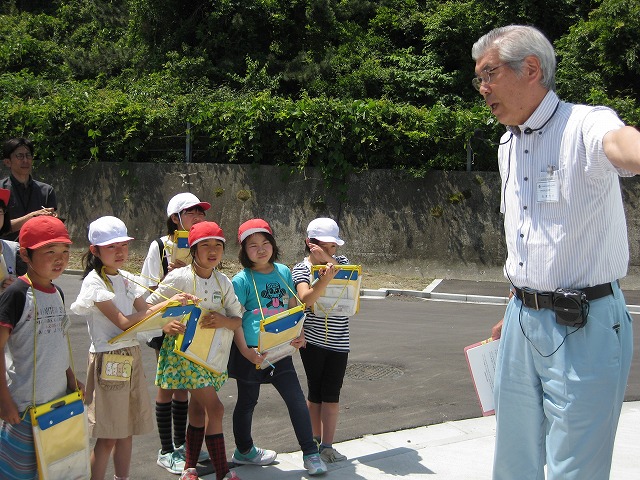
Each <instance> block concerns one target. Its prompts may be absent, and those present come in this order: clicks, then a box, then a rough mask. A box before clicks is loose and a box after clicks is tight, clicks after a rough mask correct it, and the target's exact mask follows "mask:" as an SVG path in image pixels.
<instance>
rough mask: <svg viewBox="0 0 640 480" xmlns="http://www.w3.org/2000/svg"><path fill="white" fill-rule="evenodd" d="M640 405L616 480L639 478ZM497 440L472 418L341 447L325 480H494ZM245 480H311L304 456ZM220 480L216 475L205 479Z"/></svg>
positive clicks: (627, 431)
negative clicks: (339, 457) (343, 457)
mask: <svg viewBox="0 0 640 480" xmlns="http://www.w3.org/2000/svg"><path fill="white" fill-rule="evenodd" d="M638 425H640V402H627V403H625V404H624V405H623V408H622V415H621V417H620V423H619V426H618V435H617V437H616V444H615V451H614V455H613V467H612V470H611V480H629V479H632V478H638V475H640V434H639V433H638ZM494 440H495V419H494V417H493V416H491V417H481V418H472V419H468V420H460V421H457V422H445V423H440V424H437V425H431V426H428V427H418V428H412V429H408V430H401V431H398V432H391V433H383V434H379V435H365V436H364V437H362V438H358V439H355V440H349V441H347V442H341V443H338V444H336V445H335V447H336V449H337V450H338V451H339V452H340V453H342V454H344V455H346V456H347V457H348V459H347V460H346V461H344V462H339V463H333V464H330V465H328V467H329V472H328V474H327V475H325V477H329V476H330V477H332V478H337V479H340V480H362V479H366V480H388V479H395V478H399V477H402V478H406V479H411V480H419V479H427V478H428V479H433V478H439V479H444V480H471V479H473V480H489V479H490V478H491V463H492V459H493V446H494ZM235 471H236V473H237V474H238V476H239V477H240V478H241V479H242V480H301V479H309V478H321V477H309V475H308V474H307V472H306V471H305V470H304V468H303V467H302V454H301V453H300V452H293V453H284V454H279V455H278V458H277V460H276V463H275V464H273V465H269V466H267V467H255V466H249V465H243V466H240V467H235ZM201 478H204V479H207V480H213V479H215V475H213V474H212V475H206V476H204V477H201Z"/></svg>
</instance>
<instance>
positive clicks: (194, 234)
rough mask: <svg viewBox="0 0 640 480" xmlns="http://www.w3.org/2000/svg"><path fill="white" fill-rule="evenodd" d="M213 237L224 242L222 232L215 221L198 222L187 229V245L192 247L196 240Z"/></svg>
mask: <svg viewBox="0 0 640 480" xmlns="http://www.w3.org/2000/svg"><path fill="white" fill-rule="evenodd" d="M210 238H215V239H216V240H220V241H222V242H225V241H226V240H225V239H224V232H223V231H222V229H221V228H220V226H219V225H218V224H217V223H216V222H198V223H196V224H194V225H193V226H192V227H191V230H189V246H190V247H193V246H194V245H195V244H197V243H198V242H201V241H203V240H209V239H210Z"/></svg>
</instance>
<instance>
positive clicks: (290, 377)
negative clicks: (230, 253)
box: [229, 218, 327, 475]
mask: <svg viewBox="0 0 640 480" xmlns="http://www.w3.org/2000/svg"><path fill="white" fill-rule="evenodd" d="M238 241H239V242H240V244H241V248H240V253H239V259H240V263H241V264H242V266H243V267H245V268H244V269H243V270H242V271H240V272H239V273H238V274H236V275H235V276H234V277H233V287H234V289H235V292H236V295H237V296H238V300H239V301H240V303H241V304H242V305H243V306H244V308H245V312H244V314H243V316H242V329H239V330H237V331H236V336H235V347H234V348H232V350H231V355H230V358H229V375H230V376H231V377H232V378H235V379H236V381H237V385H238V400H237V401H236V406H235V409H234V411H233V433H234V435H235V442H236V450H235V452H234V454H233V457H232V461H233V462H234V463H239V464H249V465H269V464H270V463H272V462H274V461H275V459H276V455H277V454H276V452H274V451H272V450H265V449H262V448H258V447H256V446H255V444H254V443H253V438H252V437H251V423H252V420H253V411H254V409H255V406H256V404H257V403H258V397H259V395H260V385H262V384H264V383H271V384H273V386H274V387H275V388H276V390H277V391H278V393H279V394H280V396H281V397H282V399H283V400H284V401H285V403H286V405H287V408H288V411H289V417H290V419H291V424H292V425H293V429H294V431H295V434H296V438H297V439H298V443H299V444H300V448H301V450H302V456H303V461H304V467H305V468H306V469H307V471H308V472H309V475H319V474H323V473H326V471H327V467H326V465H325V464H324V462H323V461H322V460H321V459H320V455H319V453H318V446H317V445H316V443H315V442H314V441H313V432H312V429H311V420H310V417H309V410H308V409H307V405H306V403H305V399H304V394H303V393H302V388H301V387H300V382H299V381H298V375H297V373H296V369H295V367H294V365H293V359H292V358H291V356H287V357H285V358H283V359H282V360H279V361H277V362H275V363H274V364H273V365H272V368H268V369H261V370H258V369H256V365H260V364H261V363H262V362H263V361H264V359H265V358H266V359H267V360H268V359H269V357H268V355H266V357H265V356H263V355H261V354H260V353H258V351H257V349H256V348H257V346H258V334H259V331H260V321H261V320H262V318H263V316H264V317H268V316H271V315H274V314H276V313H279V312H282V311H285V310H287V309H289V308H292V307H295V306H296V304H297V300H296V296H295V293H294V290H293V289H294V286H293V280H292V278H291V271H290V270H289V268H288V267H287V266H286V265H283V264H281V263H277V262H276V260H277V259H278V253H279V252H278V247H277V245H276V241H275V239H274V238H273V232H272V230H271V227H270V226H269V224H268V223H267V222H265V221H264V220H262V219H260V218H254V219H252V220H248V221H247V222H245V223H243V224H242V225H240V228H239V229H238ZM303 344H304V338H303V337H301V338H298V339H297V340H294V342H292V345H293V346H296V347H298V348H299V347H300V346H302V345H303Z"/></svg>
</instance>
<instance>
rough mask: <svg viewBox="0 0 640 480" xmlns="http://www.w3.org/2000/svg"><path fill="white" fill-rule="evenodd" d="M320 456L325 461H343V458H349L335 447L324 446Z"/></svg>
mask: <svg viewBox="0 0 640 480" xmlns="http://www.w3.org/2000/svg"><path fill="white" fill-rule="evenodd" d="M320 458H321V459H322V461H323V462H324V463H336V462H342V461H343V460H346V459H347V457H345V456H344V455H342V454H341V453H340V452H338V451H337V450H336V449H335V448H333V447H326V448H323V449H322V451H321V452H320Z"/></svg>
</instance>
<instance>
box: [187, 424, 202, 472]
mask: <svg viewBox="0 0 640 480" xmlns="http://www.w3.org/2000/svg"><path fill="white" fill-rule="evenodd" d="M203 439H204V427H194V426H193V425H191V424H189V425H188V426H187V441H186V443H185V456H186V458H185V463H184V468H195V467H196V465H197V464H198V456H199V455H200V450H202V440H203Z"/></svg>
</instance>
